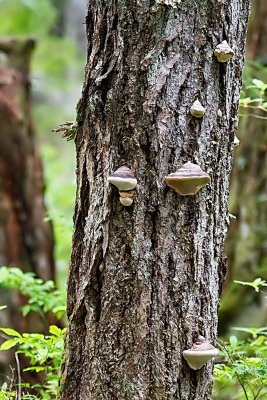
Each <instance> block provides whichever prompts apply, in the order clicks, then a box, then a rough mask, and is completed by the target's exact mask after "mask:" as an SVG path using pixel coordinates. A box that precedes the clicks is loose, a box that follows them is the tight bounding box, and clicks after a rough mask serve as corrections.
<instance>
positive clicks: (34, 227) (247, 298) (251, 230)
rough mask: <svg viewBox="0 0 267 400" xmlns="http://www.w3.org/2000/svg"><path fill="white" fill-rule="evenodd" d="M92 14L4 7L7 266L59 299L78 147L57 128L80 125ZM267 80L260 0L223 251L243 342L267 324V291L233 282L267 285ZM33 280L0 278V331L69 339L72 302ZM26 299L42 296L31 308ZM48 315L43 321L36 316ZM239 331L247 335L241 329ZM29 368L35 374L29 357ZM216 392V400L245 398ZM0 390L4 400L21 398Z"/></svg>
mask: <svg viewBox="0 0 267 400" xmlns="http://www.w3.org/2000/svg"><path fill="white" fill-rule="evenodd" d="M86 8H87V1H86V0H38V1H37V0H0V15H1V24H0V128H1V134H0V182H1V185H0V222H1V224H0V260H1V261H0V263H1V265H3V266H8V267H10V266H12V267H19V268H21V270H22V271H23V272H32V273H35V276H37V277H38V278H41V279H43V280H44V281H46V280H55V282H56V287H57V289H59V291H65V285H66V279H67V271H68V263H69V258H70V250H71V236H72V215H73V210H74V201H75V148H74V142H73V141H66V140H64V139H62V138H61V137H60V134H59V133H51V130H52V129H53V128H56V127H57V126H58V125H60V124H62V123H64V122H66V121H74V120H75V116H76V104H77V102H78V100H79V96H80V93H81V88H82V83H83V77H84V76H83V75H84V66H85V62H86V59H85V58H86V37H85V13H86ZM266 82H267V1H266V0H253V1H252V12H251V18H250V24H249V32H248V39H247V55H246V67H245V71H244V85H243V92H242V94H241V101H240V110H239V114H240V115H239V128H238V134H237V136H238V139H239V140H240V145H239V146H238V147H236V148H235V150H234V163H233V171H232V177H231V185H230V201H229V208H230V213H231V215H230V226H229V232H228V238H227V242H226V245H225V253H226V255H227V257H228V265H229V270H228V273H227V279H226V281H225V284H224V289H223V297H222V302H221V308H220V322H219V334H220V336H221V337H222V338H224V339H227V338H228V337H229V335H233V334H235V335H237V336H238V337H239V338H241V339H243V338H246V337H247V336H249V335H250V333H251V332H252V331H251V332H250V333H249V331H248V330H249V329H250V328H253V329H259V328H260V327H264V326H266V325H267V315H266V293H265V294H264V291H263V289H264V283H263V284H262V285H260V290H259V291H258V290H253V289H251V287H250V286H249V285H242V284H237V283H235V282H234V280H238V281H245V282H252V281H254V280H255V279H256V278H261V279H262V280H267V207H266V205H267V173H266V171H267V156H266V150H267V129H266V126H267V125H266V120H267V113H266V110H267V103H266V101H267V100H266V94H267V93H266V91H267V85H266ZM43 196H44V197H43ZM12 279H13V281H16V283H14V282H13V281H12ZM27 279H28V281H27ZM27 279H26V280H25V279H24V278H22V276H19V275H18V274H17V275H16V276H15V275H14V276H13V278H11V277H10V276H9V275H8V272H7V271H6V269H1V270H0V285H1V286H2V287H4V288H1V289H0V290H1V304H2V305H3V306H7V308H5V309H3V310H2V311H0V326H2V327H4V328H11V329H14V330H18V331H19V332H40V333H44V334H46V333H47V332H48V329H49V328H48V327H49V325H50V333H52V334H53V335H54V336H55V337H58V336H60V334H59V331H56V330H55V329H56V328H53V329H54V331H53V329H52V331H53V332H51V325H52V324H55V325H57V326H58V329H61V328H63V327H64V323H65V322H64V317H63V318H62V307H63V306H62V304H61V301H63V303H64V300H62V298H60V299H59V297H57V294H58V296H60V294H59V292H57V291H56V289H55V288H53V285H52V284H49V285H50V287H45V288H44V287H43V286H40V285H42V282H41V281H39V282H35V285H36V286H35V287H34V289H33V290H32V292H31V293H30V292H29V285H30V284H31V282H33V281H34V279H33V278H31V277H30V275H28V278H27ZM38 285H39V286H38ZM49 285H48V286H49ZM254 286H255V285H254ZM41 287H42V290H44V293H46V291H49V290H51V289H52V290H53V291H54V292H53V293H54V294H55V296H54V298H55V299H56V301H58V303H57V304H55V302H54V303H53V304H52V305H51V304H50V305H48V304H47V303H45V304H44V303H42V301H43V300H40V299H39V298H38V301H37V300H36V296H37V294H36V293H37V292H39V293H40V292H41V291H40V288H41ZM7 288H9V289H10V288H11V289H12V290H11V291H10V290H8V289H7ZM262 288H263V289H262ZM14 289H19V292H18V291H15V290H14ZM63 297H64V296H63ZM27 298H30V299H33V300H32V302H31V304H32V305H29V304H28V300H27ZM51 302H53V301H52V300H51ZM56 306H57V307H56ZM19 307H24V311H23V314H24V316H26V317H22V314H21V312H20V309H19ZM27 307H28V308H27ZM34 307H36V308H34ZM42 307H43V308H44V312H43V311H42V312H39V313H38V312H37V313H34V311H40V309H41V308H42ZM45 307H46V308H45ZM35 314H38V317H36V316H34V315H35ZM55 325H52V326H55ZM233 327H245V329H243V331H241V330H240V331H239V332H238V331H234V330H233V329H232V328H233ZM246 329H247V332H245V331H246ZM62 332H63V331H62ZM263 332H264V331H263ZM265 332H266V331H265ZM2 333H3V334H2V339H1V338H0V340H1V341H2V342H3V341H4V340H6V339H7V335H11V336H15V337H16V335H15V334H14V332H13V334H12V333H11V332H8V331H6V332H4V330H2ZM242 335H243V336H242ZM254 336H255V334H254ZM256 337H257V334H256ZM60 338H61V339H62V337H61V336H60ZM36 340H37V339H36ZM40 340H41V339H40ZM17 343H18V342H17ZM24 346H26V344H25V343H24ZM7 347H8V346H7ZM10 347H11V346H10ZM59 347H60V346H59ZM7 350H8V349H7ZM24 354H25V355H26V356H29V354H27V352H26V351H24ZM30 357H33V354H32V353H30ZM12 360H13V361H12ZM36 360H37V359H36ZM16 361H17V360H16ZM37 361H40V359H38V360H37ZM54 361H55V360H54ZM13 362H15V361H14V351H10V350H9V351H2V352H0V366H1V376H0V383H1V384H3V385H4V386H3V387H2V392H3V393H4V392H5V391H6V390H7V385H6V383H5V381H6V380H5V376H6V374H8V373H9V372H10V371H8V370H9V367H8V365H9V363H10V364H12V363H13ZM20 363H21V365H22V366H27V365H28V364H27V362H26V361H23V359H21V360H20ZM17 364H18V363H17ZM55 364H56V363H55ZM56 367H58V365H56ZM56 367H55V368H56ZM266 370H267V369H266ZM40 371H41V370H39V371H37V370H35V371H33V370H31V371H30V374H29V376H28V377H27V378H25V380H26V379H27V380H28V382H30V383H31V384H36V382H37V383H38V381H40V380H39V379H38V374H37V373H38V372H40ZM33 372H34V373H33ZM52 372H53V371H52ZM34 374H35V375H34ZM12 379H15V378H12ZM216 390H217V392H216V393H219V394H216V393H215V394H214V396H215V397H214V398H216V399H221V400H222V399H234V398H236V399H239V398H240V399H242V398H243V397H242V396H241V395H240V396H241V397H233V396H231V395H230V397H227V396H229V394H228V392H227V390H224V391H223V390H222V391H220V390H221V389H219V388H217V389H216ZM2 392H1V393H2ZM1 393H0V398H12V396H11V395H10V396H11V397H1ZM14 393H15V392H14ZM51 393H52V391H51ZM3 396H4V395H3ZM42 396H43V397H40V398H47V399H50V398H54V397H53V395H51V394H50V395H47V396H51V397H45V394H42ZM235 396H237V395H235ZM13 397H15V395H14V396H13ZM23 398H27V397H23ZM28 398H35V397H28ZM38 398H39V397H38ZM244 398H246V397H244ZM255 398H256V397H255Z"/></svg>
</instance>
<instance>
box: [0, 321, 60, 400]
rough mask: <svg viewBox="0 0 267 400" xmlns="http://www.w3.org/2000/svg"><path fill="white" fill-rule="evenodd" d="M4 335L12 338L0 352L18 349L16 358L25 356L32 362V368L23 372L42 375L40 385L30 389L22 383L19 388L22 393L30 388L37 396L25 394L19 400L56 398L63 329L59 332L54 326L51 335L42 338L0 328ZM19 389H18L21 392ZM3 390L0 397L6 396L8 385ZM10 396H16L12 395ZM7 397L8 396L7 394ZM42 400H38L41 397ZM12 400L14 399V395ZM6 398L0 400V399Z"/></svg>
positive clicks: (38, 335)
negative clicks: (21, 355) (13, 348)
mask: <svg viewBox="0 0 267 400" xmlns="http://www.w3.org/2000/svg"><path fill="white" fill-rule="evenodd" d="M0 330H1V331H2V332H4V334H5V335H8V336H12V337H11V338H10V339H7V340H6V341H5V342H4V343H3V344H2V345H1V347H0V350H9V349H11V348H12V347H15V346H18V350H17V352H16V353H17V354H24V355H25V356H27V357H29V358H30V360H31V367H29V368H25V369H24V371H35V372H37V373H38V372H42V373H43V383H42V384H36V385H33V386H31V387H30V385H29V384H27V383H23V384H21V385H20V386H21V387H22V388H24V389H26V392H27V388H31V389H35V390H36V392H38V395H37V396H34V395H31V397H28V396H29V394H27V393H25V394H24V395H23V396H22V397H21V398H22V399H28V398H32V399H51V398H53V396H56V394H57V388H58V381H59V372H58V369H59V366H60V363H61V357H62V352H63V346H64V334H65V331H66V329H60V328H58V327H57V326H56V325H52V326H50V329H49V332H50V333H51V335H49V336H45V335H42V334H37V333H23V334H22V335H21V334H20V333H19V332H17V331H15V330H13V329H9V328H0ZM21 387H20V388H19V389H21ZM4 388H5V390H3V389H2V392H3V394H2V396H6V393H7V392H6V389H7V385H5V387H4ZM11 393H16V392H14V391H12V392H11ZM9 394H10V393H9ZM40 396H41V397H40ZM13 397H14V395H13ZM1 398H3V399H5V398H8V397H1V392H0V399H1Z"/></svg>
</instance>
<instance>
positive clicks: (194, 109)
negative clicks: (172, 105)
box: [190, 100, 205, 118]
mask: <svg viewBox="0 0 267 400" xmlns="http://www.w3.org/2000/svg"><path fill="white" fill-rule="evenodd" d="M190 113H191V114H192V115H193V116H194V117H197V118H201V117H203V115H204V114H205V108H204V107H203V106H202V104H201V103H200V101H199V100H196V101H194V103H193V104H192V106H191V108H190Z"/></svg>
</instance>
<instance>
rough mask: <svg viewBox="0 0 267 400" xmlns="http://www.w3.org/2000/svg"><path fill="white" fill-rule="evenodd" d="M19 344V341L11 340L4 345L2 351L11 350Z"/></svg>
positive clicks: (0, 348)
mask: <svg viewBox="0 0 267 400" xmlns="http://www.w3.org/2000/svg"><path fill="white" fill-rule="evenodd" d="M18 343H19V340H18V339H9V340H6V341H5V342H4V343H2V345H1V347H0V350H9V349H11V347H14V346H16V344H18Z"/></svg>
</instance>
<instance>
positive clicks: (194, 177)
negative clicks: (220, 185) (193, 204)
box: [165, 162, 210, 196]
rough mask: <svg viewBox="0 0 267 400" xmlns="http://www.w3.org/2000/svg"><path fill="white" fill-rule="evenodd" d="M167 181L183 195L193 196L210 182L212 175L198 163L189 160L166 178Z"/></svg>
mask: <svg viewBox="0 0 267 400" xmlns="http://www.w3.org/2000/svg"><path fill="white" fill-rule="evenodd" d="M165 180H166V183H167V185H168V186H170V187H171V188H172V189H174V190H175V192H176V193H179V194H180V195H181V196H193V195H195V194H196V193H197V192H198V191H199V190H200V189H201V188H203V187H204V186H205V185H207V184H208V183H209V182H210V176H209V175H208V174H207V173H206V172H204V171H203V170H202V169H201V168H200V167H199V166H198V165H197V164H192V163H191V162H187V163H186V164H184V165H183V166H182V167H181V168H179V169H178V170H177V171H176V172H174V173H172V174H169V175H168V176H166V178H165Z"/></svg>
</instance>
